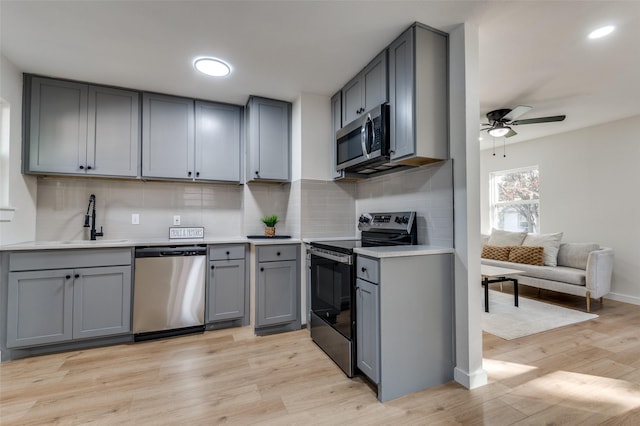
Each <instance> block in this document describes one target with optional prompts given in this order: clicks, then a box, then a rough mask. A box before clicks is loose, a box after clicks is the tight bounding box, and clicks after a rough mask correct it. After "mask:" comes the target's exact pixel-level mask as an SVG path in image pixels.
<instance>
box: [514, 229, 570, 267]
mask: <svg viewBox="0 0 640 426" xmlns="http://www.w3.org/2000/svg"><path fill="white" fill-rule="evenodd" d="M560 240H562V232H556V233H555V234H527V236H526V237H525V238H524V241H523V242H522V245H523V246H527V247H538V246H542V247H544V264H545V265H547V266H557V265H558V249H559V248H560Z"/></svg>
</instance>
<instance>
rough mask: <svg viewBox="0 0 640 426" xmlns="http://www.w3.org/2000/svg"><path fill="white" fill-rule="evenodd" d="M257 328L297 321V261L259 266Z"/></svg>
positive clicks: (268, 263) (264, 263)
mask: <svg viewBox="0 0 640 426" xmlns="http://www.w3.org/2000/svg"><path fill="white" fill-rule="evenodd" d="M258 269H259V270H258V272H257V274H258V279H257V286H258V288H257V293H256V294H257V297H256V326H265V325H273V324H280V323H286V322H291V321H295V320H296V319H297V314H296V303H297V291H296V285H297V282H298V280H297V279H296V278H297V277H296V261H294V260H290V261H284V262H261V263H259V264H258Z"/></svg>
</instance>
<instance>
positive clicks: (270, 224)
mask: <svg viewBox="0 0 640 426" xmlns="http://www.w3.org/2000/svg"><path fill="white" fill-rule="evenodd" d="M260 220H262V223H264V226H265V228H264V235H265V236H267V237H273V236H274V235H276V223H278V216H277V215H275V214H272V215H271V216H265V217H263V218H262V219H260Z"/></svg>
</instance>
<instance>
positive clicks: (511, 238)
mask: <svg viewBox="0 0 640 426" xmlns="http://www.w3.org/2000/svg"><path fill="white" fill-rule="evenodd" d="M526 236H527V233H526V232H512V231H502V230H500V229H495V228H494V229H492V230H491V236H490V237H489V241H488V242H487V244H488V245H490V246H519V245H522V241H524V238H525V237H526Z"/></svg>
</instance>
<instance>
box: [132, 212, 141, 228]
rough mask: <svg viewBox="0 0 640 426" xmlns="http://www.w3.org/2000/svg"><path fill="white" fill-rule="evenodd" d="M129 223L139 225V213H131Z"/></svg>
mask: <svg viewBox="0 0 640 426" xmlns="http://www.w3.org/2000/svg"><path fill="white" fill-rule="evenodd" d="M131 224H132V225H140V215H139V214H138V213H132V214H131Z"/></svg>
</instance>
